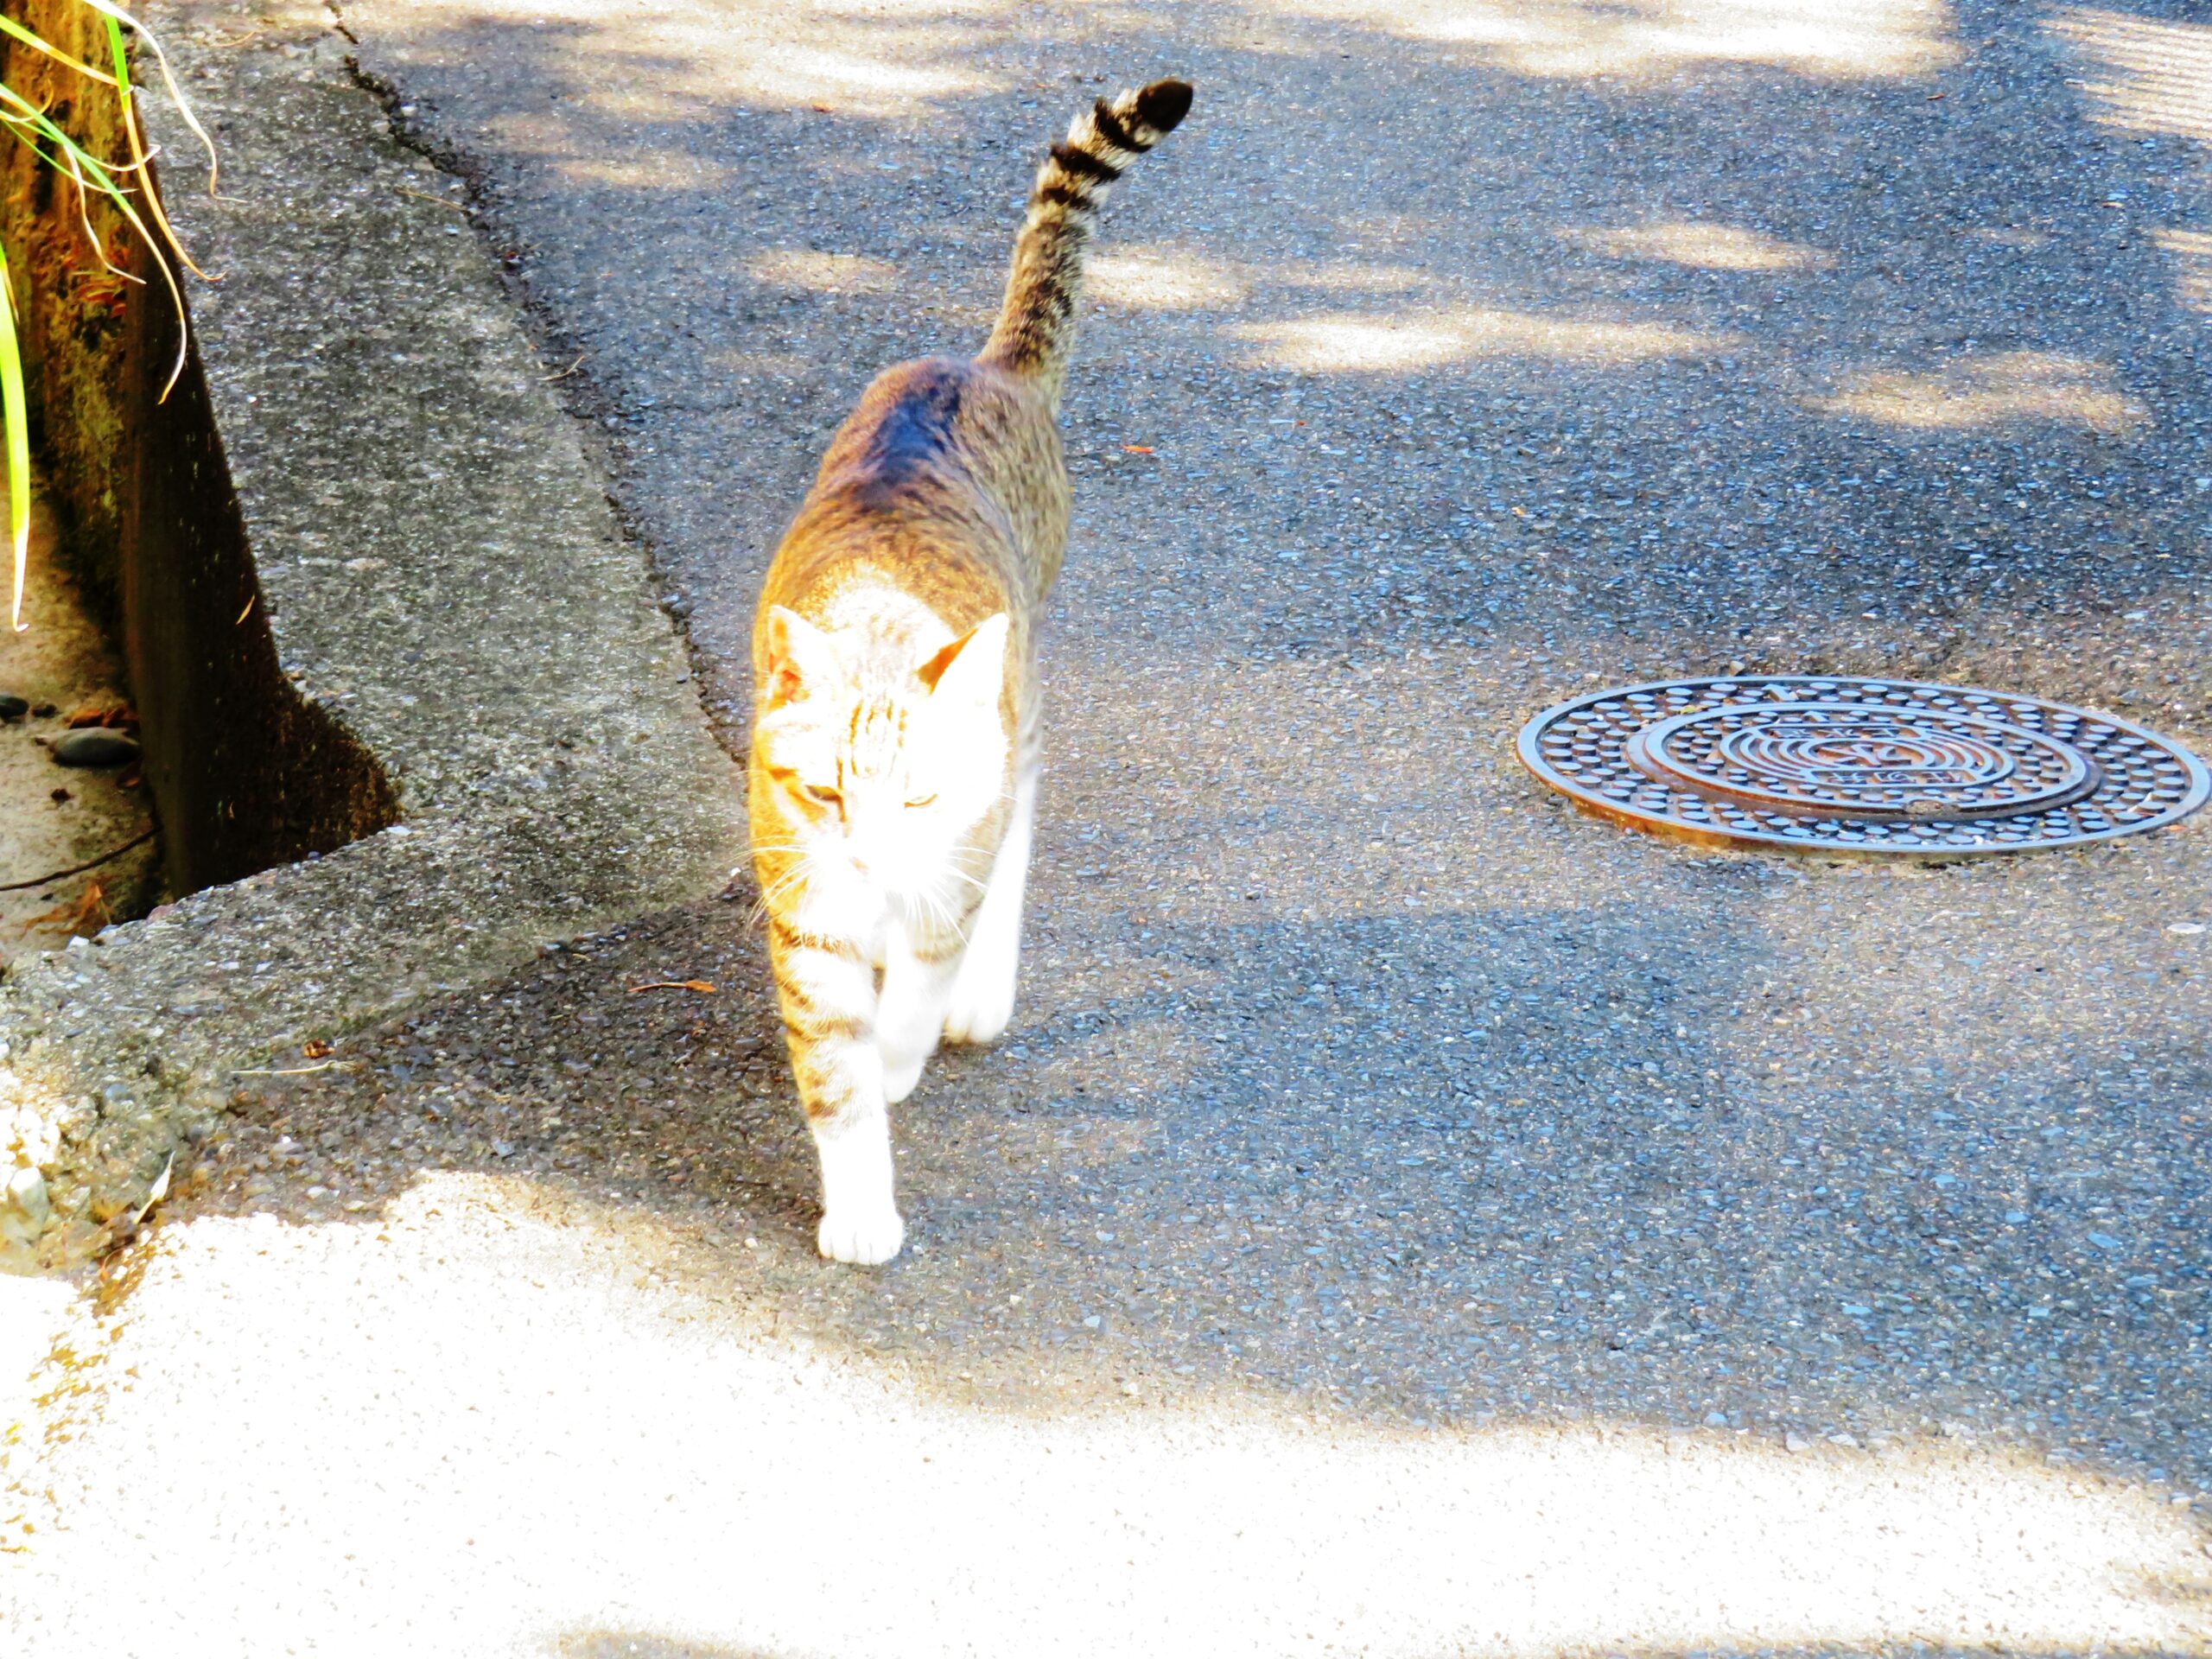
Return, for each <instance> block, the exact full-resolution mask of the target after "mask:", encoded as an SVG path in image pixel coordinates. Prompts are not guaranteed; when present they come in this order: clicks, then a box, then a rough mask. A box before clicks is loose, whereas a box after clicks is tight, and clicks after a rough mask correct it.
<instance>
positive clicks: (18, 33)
mask: <svg viewBox="0 0 2212 1659" xmlns="http://www.w3.org/2000/svg"><path fill="white" fill-rule="evenodd" d="M0 35H10V36H12V37H13V38H15V39H16V40H19V41H22V43H23V44H24V45H25V46H28V47H29V48H30V49H31V50H32V51H34V52H43V53H45V54H46V55H47V56H48V57H49V58H52V59H53V60H54V61H55V62H56V63H66V64H67V65H68V66H69V67H71V68H72V69H74V70H75V71H76V72H77V73H79V74H80V75H83V76H85V77H86V78H87V79H92V80H97V81H98V82H99V83H100V85H101V86H114V85H115V81H114V80H113V79H112V78H111V77H110V76H107V75H104V74H102V73H100V72H99V70H97V69H95V68H93V67H92V65H91V64H89V63H86V62H84V61H83V60H80V59H78V58H73V57H71V56H70V55H69V54H67V52H64V51H63V50H62V49H61V48H60V47H58V46H55V45H54V44H52V43H51V42H50V41H43V40H41V39H40V38H39V37H38V35H35V34H34V33H33V32H32V31H31V30H29V29H25V28H24V27H23V26H22V24H21V23H19V22H16V20H15V19H14V18H12V17H0Z"/></svg>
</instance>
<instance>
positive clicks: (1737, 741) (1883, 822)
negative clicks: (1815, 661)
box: [1521, 676, 2212, 858]
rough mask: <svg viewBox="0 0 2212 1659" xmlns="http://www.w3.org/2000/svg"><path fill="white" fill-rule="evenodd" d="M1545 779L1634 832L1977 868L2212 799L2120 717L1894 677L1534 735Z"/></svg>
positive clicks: (1532, 765)
mask: <svg viewBox="0 0 2212 1659" xmlns="http://www.w3.org/2000/svg"><path fill="white" fill-rule="evenodd" d="M1521 759H1522V762H1523V763H1525V764H1526V765H1527V766H1528V768H1529V771H1531V772H1535V774H1536V776H1537V777H1539V778H1541V779H1543V780H1544V782H1546V783H1548V784H1549V785H1551V786H1552V787H1553V788H1554V789H1556V790H1559V791H1561V792H1562V793H1564V794H1567V795H1568V796H1571V797H1572V798H1573V799H1575V800H1576V801H1578V802H1580V804H1582V805H1584V806H1586V807H1588V808H1590V809H1591V810H1593V811H1596V812H1599V813H1601V814H1603V815H1604V816H1605V817H1609V818H1612V819H1614V820H1616V821H1618V822H1619V823H1627V824H1632V825H1634V826H1635V827H1637V828H1638V829H1655V830H1657V831H1660V832H1661V833H1662V834H1665V835H1669V836H1677V837H1680V838H1682V839H1686V840H1689V841H1695V842H1704V843H1706V844H1707V845H1713V846H1726V845H1746V844H1747V845H1753V846H1770V847H1809V848H1815V849H1822V850H1827V851H1834V852H1850V853H1872V854H1885V853H1888V854H1904V855H1919V856H1921V857H1923V858H1927V857H1941V858H1961V857H1970V856H1973V855H1976V854H1980V853H2010V852H2024V851H2027V850H2029V849H2034V848H2039V847H2071V846H2075V845H2077V844H2079V843H2081V842H2088V841H2104V840H2108V839H2109V838H2111V837H2112V836H2127V835H2133V834H2134V833H2136V832H2137V831H2138V830H2141V829H2157V828H2158V826H2160V825H2161V824H2167V823H2173V822H2174V820H2175V819H2177V818H2179V817H2184V816H2185V815H2187V814H2188V813H2190V812H2193V811H2195V810H2196V809H2197V808H2198V807H2200V806H2202V805H2203V804H2204V801H2205V798H2206V797H2207V795H2208V794H2212V779H2209V778H2208V776H2207V774H2206V772H2205V769H2204V766H2203V764H2202V762H2201V761H2199V760H2197V759H2196V756H2195V755H2192V754H2191V753H2189V751H2187V750H2186V749H2184V748H2183V747H2180V745H2178V744H2176V743H2173V742H2170V741H2167V740H2166V739H2164V738H2162V737H2159V736H2158V735H2157V734H2155V733H2152V732H2147V731H2145V730H2144V729H2143V728H2141V727H2139V726H2135V725H2131V724H2130V723H2129V722H2127V721H2124V720H2114V719H2113V718H2111V717H2110V716H2109V715H2094V714H2090V713H2088V712H2086V711H2085V710H2082V709H2069V708H2067V707H2066V706H2065V705H2064V704H2063V703H2056V702H2037V701H2035V700H2034V699H2033V698H2030V697H2014V696H2004V695H2002V694H2000V693H1999V692H1995V691H1978V690H1974V689H1973V688H1971V687H1967V686H1956V685H1915V684H1911V683H1899V682H1897V681H1895V680H1846V679H1811V678H1805V677H1783V676H1759V677H1752V678H1749V679H1729V680H1676V681H1672V682H1668V683H1661V684H1657V685H1637V686H1630V687H1628V688H1626V689H1624V690H1614V691H1600V692H1598V693H1596V694H1595V695H1593V696H1586V697H1579V698H1577V699H1575V701H1573V702H1563V703H1560V705H1559V706H1558V707H1557V708H1554V709H1546V710H1545V711H1544V712H1543V713H1542V714H1541V715H1537V716H1536V717H1535V719H1534V720H1532V721H1529V723H1528V725H1527V726H1525V727H1523V728H1522V731H1521Z"/></svg>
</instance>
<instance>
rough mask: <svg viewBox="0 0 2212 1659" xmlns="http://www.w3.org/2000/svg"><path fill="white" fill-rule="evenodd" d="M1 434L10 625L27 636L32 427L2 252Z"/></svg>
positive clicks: (11, 285)
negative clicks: (10, 547) (12, 579)
mask: <svg viewBox="0 0 2212 1659" xmlns="http://www.w3.org/2000/svg"><path fill="white" fill-rule="evenodd" d="M0 428H4V429H5V439H6V445H7V452H8V538H9V540H10V542H12V543H14V544H15V550H16V596H15V602H14V604H13V605H12V606H11V607H10V610H9V613H8V620H9V624H10V627H11V628H12V629H13V631H14V632H17V633H21V632H22V631H23V572H24V567H25V565H26V564H28V563H29V559H30V551H31V421H30V410H29V404H28V400H26V398H25V397H24V396H23V355H22V349H21V348H20V346H18V345H17V343H16V279H15V276H14V273H12V272H11V271H10V270H9V269H8V254H7V251H6V250H5V249H4V248H0Z"/></svg>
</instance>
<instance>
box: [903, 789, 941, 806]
mask: <svg viewBox="0 0 2212 1659" xmlns="http://www.w3.org/2000/svg"><path fill="white" fill-rule="evenodd" d="M906 804H907V805H909V806H934V805H935V804H937V791H935V790H931V791H930V792H929V793H928V794H926V795H917V796H915V797H914V798H913V799H912V800H911V801H909V802H907V803H906Z"/></svg>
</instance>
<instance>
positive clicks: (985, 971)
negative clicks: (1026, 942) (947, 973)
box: [944, 951, 1015, 1043]
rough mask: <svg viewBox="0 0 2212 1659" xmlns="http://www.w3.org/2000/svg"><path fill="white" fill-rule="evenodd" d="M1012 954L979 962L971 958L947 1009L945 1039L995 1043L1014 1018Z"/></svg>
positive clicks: (963, 969) (965, 965) (963, 968)
mask: <svg viewBox="0 0 2212 1659" xmlns="http://www.w3.org/2000/svg"><path fill="white" fill-rule="evenodd" d="M1014 963H1015V958H1014V953H1013V952H1012V951H1007V952H1006V953H1004V960H1003V961H999V962H994V961H989V960H988V959H987V960H983V961H978V960H976V958H975V957H973V956H970V957H969V959H968V961H967V962H965V963H963V964H962V965H961V969H960V978H959V980H958V982H957V983H955V984H954V986H953V988H952V997H951V1000H950V1001H948V1002H947V1003H946V1004H945V1007H944V1040H945V1041H947V1042H948V1043H995V1042H996V1041H997V1040H998V1039H999V1038H1000V1037H1001V1035H1003V1034H1004V1033H1005V1031H1006V1027H1007V1021H1008V1020H1012V1019H1013V1018H1014Z"/></svg>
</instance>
